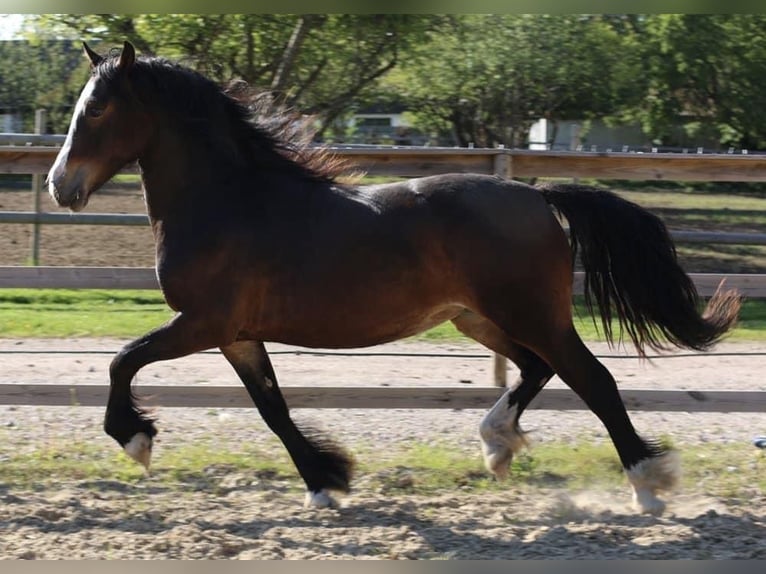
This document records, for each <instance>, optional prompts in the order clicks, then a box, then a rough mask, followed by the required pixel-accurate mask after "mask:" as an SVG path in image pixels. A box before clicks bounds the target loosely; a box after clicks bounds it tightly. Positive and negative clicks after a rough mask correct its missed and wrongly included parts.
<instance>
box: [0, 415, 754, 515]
mask: <svg viewBox="0 0 766 574" xmlns="http://www.w3.org/2000/svg"><path fill="white" fill-rule="evenodd" d="M13 432H14V431H12V430H2V431H0V437H2V439H3V440H2V446H0V460H1V461H2V464H1V465H0V484H3V485H4V486H5V487H14V488H20V489H33V490H37V489H44V488H50V487H51V486H52V485H56V484H63V483H67V482H72V481H84V482H89V481H117V482H121V483H124V484H125V485H127V486H130V485H136V486H138V485H143V484H149V485H153V486H157V487H162V488H164V489H168V490H171V491H172V490H179V491H182V490H187V489H188V488H190V487H192V486H193V488H194V489H195V490H202V491H206V492H211V493H213V494H220V493H221V492H222V491H223V490H224V487H223V485H222V484H221V483H222V481H224V480H225V479H226V477H228V476H230V475H232V474H234V473H238V474H242V475H246V476H249V477H251V478H252V479H258V480H259V481H262V482H266V483H269V482H279V484H280V485H281V486H286V487H287V488H288V489H289V490H290V491H294V492H295V493H299V492H300V491H302V490H303V488H304V486H303V484H302V482H301V480H300V478H299V476H298V474H297V472H296V471H295V469H294V467H293V465H292V463H291V462H290V461H289V458H288V456H287V454H286V453H282V452H278V451H271V453H269V452H264V451H262V450H259V449H257V448H253V447H242V448H238V449H231V448H227V447H222V445H220V444H212V443H211V444H205V443H197V444H195V445H189V446H184V447H177V448H167V449H164V450H160V451H159V452H158V453H156V456H155V464H154V465H153V467H152V472H151V474H150V475H149V476H147V475H145V473H144V472H143V469H142V468H141V467H140V466H139V465H137V464H136V463H134V462H132V461H130V460H129V459H128V458H127V456H125V455H124V454H122V453H121V452H119V451H118V449H117V448H116V447H112V445H111V444H109V446H108V447H107V446H106V445H105V446H92V445H88V444H83V443H78V442H76V441H75V442H71V443H65V442H64V441H63V440H59V441H51V442H49V443H48V444H47V445H46V446H45V447H42V448H38V449H33V450H28V451H27V452H21V453H20V452H19V449H18V444H17V442H16V441H14V440H13ZM354 451H355V455H356V457H357V462H358V469H357V472H356V478H355V481H354V482H355V484H357V485H358V489H359V490H363V491H365V492H379V493H387V494H418V495H439V494H443V493H444V492H445V491H447V490H455V489H457V490H460V491H461V492H466V493H481V492H507V491H508V490H515V491H517V492H518V491H521V492H524V491H529V490H530V489H541V488H542V489H566V490H570V491H577V490H593V489H599V490H602V489H619V488H625V487H626V485H627V481H626V478H625V476H624V474H623V472H622V468H621V466H620V463H619V461H618V459H617V455H616V453H615V451H614V448H613V447H612V445H611V443H608V442H596V441H593V440H587V441H586V440H584V439H579V440H576V441H574V442H567V443H541V444H538V445H535V446H534V447H533V448H532V449H531V450H528V451H525V452H523V453H521V454H520V455H519V456H517V457H516V459H515V460H514V462H513V464H512V466H511V472H510V477H509V480H507V481H504V482H498V481H495V480H494V479H492V478H491V477H490V476H489V475H488V473H487V472H486V471H485V470H484V468H483V465H482V462H481V458H480V455H479V454H478V452H460V451H457V450H456V449H455V448H454V447H451V446H448V445H438V444H437V445H425V444H422V443H414V444H412V443H411V444H408V445H407V446H404V445H402V447H401V448H399V449H398V450H396V451H393V452H387V453H386V456H383V457H381V452H380V451H379V450H376V449H374V448H364V447H362V448H360V447H359V446H358V445H357V446H355V447H354ZM681 456H682V467H683V475H682V483H681V485H680V487H681V489H682V490H683V491H704V492H705V493H706V495H709V496H715V497H720V498H724V499H728V500H730V501H733V502H736V501H738V500H739V501H740V502H741V501H743V500H747V499H748V498H749V497H750V496H752V494H753V493H754V492H763V490H764V489H766V475H764V473H763V470H764V468H765V467H766V457H764V455H763V453H762V452H761V451H757V450H756V449H754V448H753V447H752V446H750V445H749V444H744V445H722V444H713V443H708V444H701V445H694V446H686V447H684V448H683V449H682V450H681Z"/></svg>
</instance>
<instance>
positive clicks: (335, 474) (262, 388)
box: [221, 341, 353, 507]
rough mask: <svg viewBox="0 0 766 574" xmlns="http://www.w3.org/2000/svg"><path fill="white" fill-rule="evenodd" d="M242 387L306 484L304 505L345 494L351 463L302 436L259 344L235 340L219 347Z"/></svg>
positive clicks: (327, 444) (321, 504)
mask: <svg viewBox="0 0 766 574" xmlns="http://www.w3.org/2000/svg"><path fill="white" fill-rule="evenodd" d="M221 351H222V352H223V354H224V356H225V357H226V359H227V360H228V361H229V363H231V365H232V366H233V367H234V370H235V371H236V372H237V374H238V375H239V378H240V379H242V382H243V383H244V384H245V388H246V389H247V392H248V393H249V394H250V397H251V398H252V399H253V402H254V403H255V406H256V407H257V408H258V412H260V414H261V416H262V417H263V420H264V421H265V422H266V424H267V425H268V426H269V428H270V429H271V430H272V431H274V433H275V434H276V435H277V436H278V437H279V439H280V440H281V441H282V443H283V444H284V445H285V447H286V448H287V452H288V453H289V454H290V457H291V458H292V460H293V462H294V463H295V466H296V468H297V469H298V472H299V473H300V475H301V477H302V478H303V480H304V481H305V483H306V487H307V488H308V492H307V494H306V505H307V506H318V507H327V506H335V505H336V501H335V500H334V499H333V497H332V496H331V495H330V492H331V491H342V492H348V490H349V481H350V479H351V470H352V466H353V463H352V460H351V458H350V457H349V456H348V455H347V454H346V453H345V452H344V451H343V450H342V449H340V448H339V447H337V446H336V445H334V444H332V443H331V442H328V441H326V440H318V439H316V438H313V437H306V436H305V435H304V434H303V433H302V432H301V431H300V430H299V429H298V427H297V426H296V425H295V423H294V422H293V420H292V419H291V418H290V413H289V410H288V408H287V404H286V403H285V400H284V398H283V397H282V393H281V391H280V390H279V386H278V384H277V378H276V375H275V374H274V369H273V368H272V366H271V361H270V360H269V356H268V354H267V353H266V349H265V348H264V346H263V343H261V342H257V341H237V342H236V343H232V344H230V345H228V346H225V347H221Z"/></svg>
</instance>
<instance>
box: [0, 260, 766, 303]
mask: <svg viewBox="0 0 766 574" xmlns="http://www.w3.org/2000/svg"><path fill="white" fill-rule="evenodd" d="M690 276H691V278H692V280H693V281H694V284H695V285H696V287H697V290H698V291H699V292H700V295H702V296H703V297H709V296H711V295H713V293H715V291H716V289H717V288H718V285H719V284H720V283H721V281H723V280H726V287H727V288H736V289H738V290H739V291H740V292H741V293H742V294H743V295H745V296H746V297H766V274H756V273H738V274H732V273H728V274H726V273H692V274H690ZM583 279H584V275H583V273H582V272H576V273H575V277H574V292H575V294H577V295H581V294H582V293H583ZM4 288H5V289H11V288H20V289H158V288H159V284H158V282H157V275H156V273H155V270H154V268H153V267H44V266H39V267H14V266H7V267H2V266H0V289H4Z"/></svg>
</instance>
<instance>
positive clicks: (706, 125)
mask: <svg viewBox="0 0 766 574" xmlns="http://www.w3.org/2000/svg"><path fill="white" fill-rule="evenodd" d="M765 32H766V16H764V15H762V14H653V15H648V16H646V18H645V20H644V24H643V26H642V27H641V29H640V31H639V33H638V34H634V36H633V37H634V43H635V44H636V45H637V46H639V45H640V48H639V51H643V54H644V56H643V58H642V60H643V61H644V62H645V71H644V76H645V77H646V79H647V80H648V81H647V85H646V87H645V98H644V99H643V100H642V101H641V102H640V103H639V105H638V106H635V107H633V108H631V107H630V106H624V108H625V110H624V113H625V116H626V117H628V116H632V117H634V118H636V119H638V120H639V121H641V122H642V124H643V127H644V130H645V131H646V132H647V133H649V134H652V136H653V137H654V139H655V142H656V143H658V144H661V145H679V143H685V142H689V141H694V142H702V143H710V144H711V145H714V146H717V145H719V144H720V145H722V146H733V147H738V148H740V147H741V148H744V149H762V148H764V147H766V111H764V110H766V91H764V89H763V78H764V76H765V74H766V33H765ZM679 128H680V129H679Z"/></svg>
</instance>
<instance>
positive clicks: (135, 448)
mask: <svg viewBox="0 0 766 574" xmlns="http://www.w3.org/2000/svg"><path fill="white" fill-rule="evenodd" d="M125 453H126V454H127V455H128V456H129V457H130V458H132V459H133V460H135V461H136V462H140V463H141V464H143V465H144V468H145V469H146V470H149V463H150V462H151V460H152V439H151V437H149V435H147V434H146V433H142V432H140V433H136V434H135V435H133V438H131V439H130V440H129V441H128V442H127V443H126V444H125Z"/></svg>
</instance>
